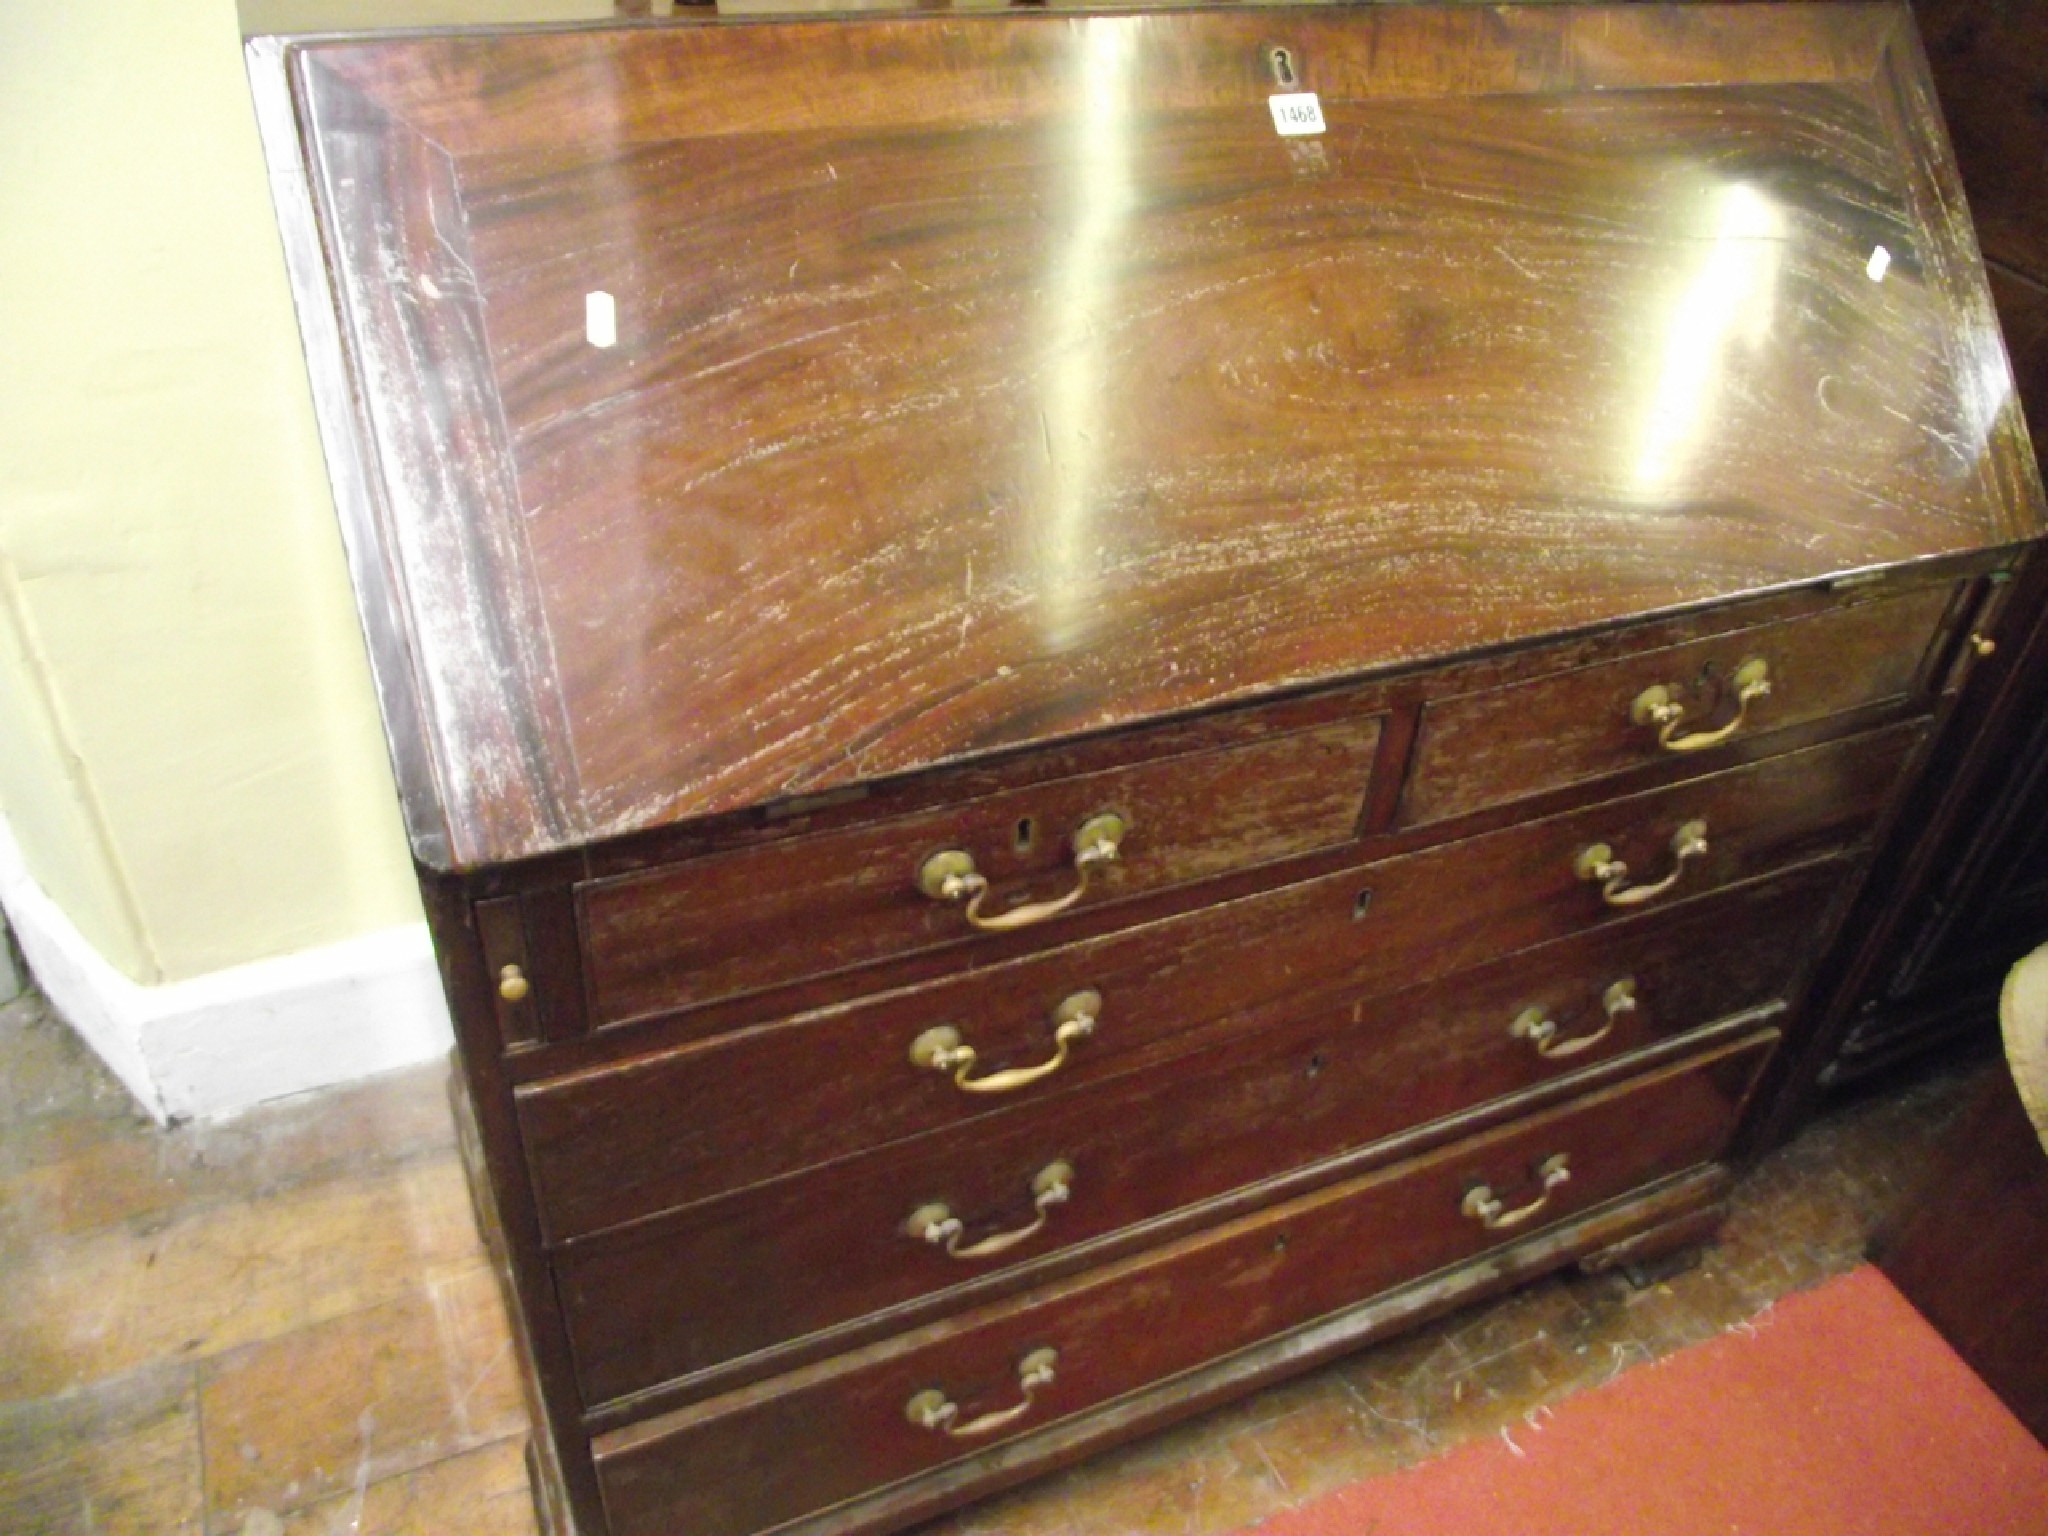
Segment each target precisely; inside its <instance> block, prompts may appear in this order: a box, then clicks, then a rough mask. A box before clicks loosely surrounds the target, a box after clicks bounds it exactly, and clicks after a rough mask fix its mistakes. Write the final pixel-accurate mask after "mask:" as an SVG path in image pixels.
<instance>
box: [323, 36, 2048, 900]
mask: <svg viewBox="0 0 2048 1536" xmlns="http://www.w3.org/2000/svg"><path fill="white" fill-rule="evenodd" d="M1903 26H1904V13H1903V11H1902V10H1901V9H1898V8H1885V7H1861V6H1855V7H1838V6H1830V5H1814V6H1802V7H1793V8H1786V9H1785V10H1779V9H1777V8H1757V7H1748V6H1743V7H1718V6H1684V7H1654V6H1645V7H1630V8H1625V9H1622V10H1616V11H1611V12H1610V11H1594V10H1581V9H1577V8H1571V7H1549V6H1545V7H1531V8H1528V9H1526V10H1521V11H1516V10H1507V11H1487V12H1485V13H1484V14H1483V15H1482V14H1481V13H1479V12H1476V11H1469V10H1455V9H1454V10H1451V11H1433V10H1427V9H1421V8H1414V9H1411V8H1405V7H1404V8H1399V9H1390V10H1382V11H1371V12H1367V13H1365V14H1363V15H1362V16H1352V15H1347V14H1344V13H1340V12H1334V11H1321V10H1311V11H1304V12H1299V13H1294V12H1260V13H1249V14H1232V13H1228V12H1225V13H1217V14H1203V15H1196V14H1181V13H1158V14H1148V15H1142V16H1130V17H1114V18H1112V17H1062V16H1043V15H1000V16H989V17H951V18H948V17H938V18H928V19H907V18H879V19H867V20H861V21H858V22H830V23H787V24H775V25H772V26H770V25H752V26H728V27H709V26H691V25H681V26H667V27H657V28H637V29H635V28H626V29H618V30H602V29H601V30H594V31H588V32H576V33H564V34H556V35H547V36H537V37H523V38H517V39H513V38H506V37H494V36H478V35H468V36H455V37H440V38H422V39H417V40H412V41H407V42H404V43H377V44H365V43H346V44H331V45H310V46H307V47H305V48H303V49H302V50H300V51H299V52H298V54H297V55H296V60H297V82H298V88H299V91H300V95H301V98H302V100H303V102H304V103H305V110H306V112H307V113H308V115H309V118H310V120H311V122H312V123H313V125H314V137H315V157H316V165H315V170H316V173H317V174H316V178H315V180H316V184H317V188H318V192H319V197H320V199H321V205H322V210H323V213H324V215H325V218H326V221H327V223H328V225H329V226H330V227H331V228H332V229H334V230H336V231H339V232H340V233H339V234H338V235H337V236H336V237H335V243H334V246H333V251H332V254H333V258H334V259H335V261H336V263H337V269H338V273H339V281H340V282H341V285H342V288H343V291H344V293H345V294H347V295H350V296H351V297H350V298H349V300H348V305H347V308H346V310H345V317H346V319H347V321H348V334H349V341H350V346H351V355H352V357H353V359H354V366H355V367H356V369H357V371H358V374H359V376H362V377H366V378H367V379H368V380H369V381H370V384H371V393H372V395H373V396H375V397H378V398H384V397H390V398H392V399H394V400H400V401H402V400H406V399H412V400H415V401H417V402H418V403H419V404H420V405H421V407H422V408H421V409H418V410H405V411H394V412H391V413H389V414H388V415H386V414H379V415H377V417H376V419H375V420H374V421H373V422H372V423H371V428H370V429H371V431H372V433H373V435H374V436H375V438H376V447H377V450H378V451H377V454H376V459H377V462H378V463H379V464H380V465H381V466H383V470H384V477H385V479H386V480H387V481H392V482H393V484H390V485H386V486H385V487H384V490H383V492H382V494H383V495H384V496H385V499H386V500H387V502H388V503H389V510H390V520H389V522H388V524H387V525H386V526H387V529H388V534H389V538H390V541H391V545H392V547H391V550H390V552H389V558H390V569H389V576H390V579H391V580H393V581H395V582H397V583H399V584H401V585H402V586H404V587H405V588H406V589H407V590H408V592H409V593H410V603H411V607H412V608H413V609H414V610H416V618H415V622H414V634H413V637H412V638H413V642H414V644H415V646H416V647H417V651H418V663H417V668H416V672H417V677H418V681H419V686H420V687H421V688H423V689H425V690H426V691H427V705H426V708H425V710H424V712H423V716H422V718H423V719H424V722H425V729H426V730H427V732H428V733H429V735H430V738H431V740H430V742H429V744H428V745H429V747H430V749H431V750H430V751H429V754H428V755H429V756H430V757H431V758H432V759H433V760H434V761H435V762H436V763H438V764H440V765H441V768H440V772H441V774H442V777H443V779H444V780H445V782H444V783H442V784H441V785H440V786H439V788H438V790H437V792H438V793H440V794H441V795H443V796H444V797H453V799H454V800H455V801H457V802H458V803H455V804H452V805H451V807H450V832H451V837H452V839H453V845H452V850H451V854H450V856H451V857H452V858H453V860H454V861H455V862H456V863H457V864H461V865H470V864H476V863H481V862H490V861H498V860H503V859H507V858H513V857H518V856H523V855H529V854H534V853H539V852H543V851H546V850H548V849H552V848H559V847H562V846H565V845H568V844H570V843H573V842H576V841H582V840H588V839H590V838H594V837H603V836H609V835H613V834H618V833H623V832H627V831H632V830H635V829H641V828H646V827H652V826H659V825H666V824H671V823H675V822H679V821H683V820H687V819H689V818H691V817H695V816H700V815H706V814H713V813H717V812H721V811H727V810H731V809H734V808H737V807H741V806H746V805H751V804H756V803H759V802H761V801H764V800H772V799H775V798H777V797H782V796H788V795H793V794H799V793H804V792H809V791H816V790H820V789H824V788H828V787H830V786H833V785H839V784H847V783H851V782H854V781H856V780H860V779H864V778H871V777H874V776H876V775H886V774H895V773H901V772H905V771H909V770H912V769H916V768H919V767H923V766H927V765H930V764H934V763H940V762H945V761H949V760H953V759H957V758H960V757H963V756H968V755H972V754H976V753H981V752H986V751H989V750H991V749H995V748H1000V747H1004V746H1009V745H1016V744H1021V743H1027V742H1033V741H1043V740H1049V739H1055V738H1059V737H1062V736H1066V735H1071V734H1073V733H1076V732H1081V731H1087V730H1094V729H1100V728H1106V727H1112V726H1116V725H1120V724H1124V723H1127V722H1130V721H1133V720H1137V719H1141V718H1146V717H1150V716H1155V715H1157V714H1160V713H1162V712H1171V711H1177V710H1185V709H1190V708H1198V707H1203V706H1207V705H1213V704H1216V703H1219V702H1221V701H1224V700H1228V699H1235V698H1245V697H1250V696H1253V695H1254V694H1255V693H1257V692H1258V691H1260V690H1263V689H1269V688H1272V687H1275V686H1284V685H1294V684H1305V683H1312V682H1316V681H1320V680H1325V679H1332V678H1340V677H1346V676H1352V675H1358V674H1362V673H1366V672H1370V671H1372V670H1374V669H1379V668H1385V667H1389V666H1392V665H1396V664H1400V663H1404V662H1413V661H1421V660H1427V659H1430V658H1434V657H1441V656H1446V655H1450V654H1454V653H1457V652H1460V651H1464V650H1469V649H1472V648H1474V647H1478V646H1486V645H1496V644H1504V643H1510V642H1513V641H1516V640H1519V639H1523V638H1526V637H1529V636H1532V635H1535V634H1539V633H1548V632H1555V631H1557V630H1560V629H1568V628H1575V627H1582V626H1592V625H1599V624H1603V623H1609V622H1613V621H1615V620H1618V619H1622V618H1627V617H1631V616H1637V615H1643V614H1648V613H1652V612H1657V611H1660V610H1667V609H1671V608H1675V607H1681V606H1684V605H1687V604H1692V603H1698V602H1703V601H1707V600H1710V599H1721V598H1726V597H1729V596H1733V595H1737V594H1740V593H1744V592H1754V591H1758V590H1763V589H1767V588H1771V587H1775V586H1781V585H1786V584H1792V583H1797V582H1802V581H1812V580H1816V579H1820V578H1824V577H1827V576H1830V575H1833V574H1837V573H1840V572H1843V571H1847V570H1853V569H1860V568H1863V567H1866V566H1870V565H1874V564H1884V563H1893V562H1903V561H1912V560H1918V559H1924V558H1928V557H1931V556H1936V555H1940V554H1945V553H1956V552H1960V551H1964V550H1968V549H1973V548H1980V547H1983V546H1985V545H1987V544H2001V543H2007V542H2012V541H2016V540H2020V539H2025V538H2028V537H2032V536H2035V535H2037V534H2038V533H2039V532H2040V531H2041V529H2042V527H2043V523H2044V519H2043V509H2042V505H2041V501H2040V494H2039V485H2038V479H2037V478H2036V477H2035V476H2034V474H2033V471H2032V468H2031V465H2030V464H2028V463H2027V462H2026V461H2025V459H2024V454H2023V452H2022V440H2021V438H2020V436H2019V429H2018V424H2017V417H2016V414H2015V413H2014V412H2013V411H2012V410H2011V409H2010V408H2009V401H2006V400H2005V398H2004V392H2005V383H2004V381H2005V380H2006V379H2007V377H2008V375H2007V373H2006V369H2005V363H2004V359H2003V355H2002V353H2001V351H2000V349H1999V348H1998V347H1997V344H1996V340H1995V337H1994V336H1993V335H1992V334H1991V333H1990V332H1989V331H1988V329H1987V326H1986V325H1985V324H1982V323H1980V321H1984V320H1987V319H1988V316H1989V313H1990V311H1989V307H1988V300H1986V299H1985V298H1984V296H1983V284H1982V278H1981V274H1979V273H1978V271H1977V269H1976V267H1975V264H1974V257H1973V255H1972V253H1971V252H1970V250H1969V247H1968V243H1967V241H1968V236H1967V226H1966V224H1964V223H1963V222H1962V220H1963V218H1964V215H1963V213H1962V210H1961V206H1960V202H1959V200H1956V201H1954V202H1953V203H1952V202H1951V201H1950V200H1949V199H1948V198H1947V196H1946V194H1945V191H1944V188H1945V185H1946V184H1945V183H1944V182H1943V180H1942V178H1941V176H1939V175H1937V174H1935V173H1934V170H1933V169H1931V168H1930V167H1931V163H1932V161H1933V160H1934V159H1937V158H1938V156H1939V154H1940V145H1939V142H1938V140H1930V139H1927V138H1926V137H1925V136H1924V135H1922V136H1917V137H1916V136H1915V133H1914V132H1910V131H1909V126H1910V123H1911V122H1912V121H1916V120H1917V119H1915V118H1913V116H1912V114H1911V113H1910V112H1905V111H1902V109H1901V107H1900V105H1899V103H1900V102H1901V101H1904V100H1908V99H1909V98H1910V97H1911V94H1912V91H1911V88H1910V80H1909V79H1908V78H1907V77H1909V76H1912V75H1913V73H1914V72H1915V71H1917V69H1918V67H1919V66H1918V61H1917V56H1916V55H1915V53H1914V52H1913V50H1912V49H1911V48H1910V47H1909V46H1907V45H1906V44H1902V43H1901V42H1900V41H1899V39H1900V37H1901V36H1902V35H1909V29H1907V31H1906V33H1902V31H1901V29H1902V27H1903ZM1274 42H1285V43H1287V44H1288V45H1289V46H1290V47H1291V48H1292V49H1293V50H1294V53H1295V55H1296V56H1297V57H1298V58H1299V59H1300V60H1301V61H1302V70H1303V78H1304V80H1305V81H1306V83H1307V84H1308V85H1309V86H1310V87H1311V88H1313V89H1315V90H1317V91H1318V92H1319V93H1320V94H1321V97H1322V100H1323V103H1324V109H1325V115H1326V117H1328V118H1329V119H1330V122H1331V128H1330V131H1329V132H1328V133H1327V134H1326V135H1324V136H1323V137H1321V138H1319V139H1316V140H1314V141H1310V142H1292V141H1282V140H1280V139H1278V138H1276V137H1275V136H1274V135H1273V133H1272V131H1271V124H1270V122H1269V121H1268V120H1267V119H1266V113H1265V102H1264V97H1265V96H1266V94H1268V92H1269V90H1270V89H1271V83H1270V79H1269V77H1268V76H1267V74H1266V72H1265V62H1264V53H1263V49H1264V48H1265V47H1266V46H1267V45H1269V44H1271V43H1274ZM1676 84H1684V85H1686V86H1687V87H1688V88H1686V89H1682V90H1680V89H1669V88H1668V87H1670V86H1673V85H1676ZM1647 87H1659V88H1657V89H1649V88H1647ZM1902 93H1903V94H1902ZM372 107H374V112H373V111H371V110H370V109H371V108H372ZM379 123H382V124H384V125H386V126H383V127H379V126H378V124H379ZM330 129H331V130H332V135H331V136H332V137H333V139H334V147H333V148H332V149H328V148H323V147H321V146H322V145H325V144H326V143H327V142H328V139H329V137H330V133H329V130H330ZM380 135H381V137H380ZM429 146H430V147H431V148H430V149H429V148H427V147H429ZM401 151H403V152H401ZM344 161H345V162H346V163H344ZM451 187H453V188H459V199H457V200H456V201H451V200H450V197H449V194H448V189H449V188H451ZM406 231H416V232H427V233H431V232H438V233H439V234H440V235H442V236H444V237H445V244H443V243H442V242H439V241H435V240H431V239H429V240H425V241H422V240H420V239H418V238H413V237H411V236H406V235H405V232H406ZM1880 244H1881V245H1883V246H1884V247H1885V248H1886V250H1887V251H1888V253H1889V254H1890V257H1891V261H1892V265H1891V268H1890V273H1889V275H1888V276H1887V277H1886V278H1885V280H1884V281H1883V282H1873V281H1872V280H1871V279H1870V278H1869V277H1868V276H1866V274H1865V264H1866V261H1867V259H1868V258H1869V256H1870V254H1871V251H1872V249H1873V247H1874V246H1876V245H1880ZM450 250H452V251H455V252H458V253H461V255H462V257H463V260H462V262H461V263H460V269H459V270H457V269H455V268H451V266H450V258H449V257H448V256H447V255H446V254H445V252H446V251H450ZM600 289H601V290H603V291H605V292H608V293H611V294H613V295H614V296H615V297H616V298H617V299H618V301H619V304H620V314H621V317H622V318H621V321H620V335H619V340H618V344H617V345H616V346H613V347H608V348H597V347H593V346H591V345H589V344H588V343H587V342H586V341H585V339H584V336H583V331H582V323H581V320H582V314H583V303H584V296H585V295H586V294H587V293H589V292H591V291H593V290H600ZM373 290H374V293H373ZM373 297H374V299H375V302H372V298H373ZM450 306H453V309H452V310H451V308H450ZM407 380H412V381H414V382H411V383H408V382H406V381H407ZM1532 381H1541V382H1540V384H1535V383H1533V382H1532ZM1282 442H1284V443H1286V444H1288V451H1286V452H1284V453H1276V452H1274V451H1272V449H1273V445H1274V444H1276V443H1282ZM456 464H461V465H464V466H466V467H467V470H468V471H469V472H470V473H471V474H472V475H473V477H474V478H473V480H472V481H471V482H469V483H467V484H465V486H464V487H463V488H462V489H461V492H460V494H459V495H457V494H456V493H455V492H454V491H453V490H450V491H449V493H448V494H449V496H450V497H453V501H452V502H447V501H446V499H445V498H444V504H441V505H436V504H434V503H433V502H432V501H431V499H430V498H426V497H424V496H423V494H422V488H423V487H428V486H431V485H434V484H442V483H445V482H446V481H447V479H448V476H449V474H450V473H451V466H453V465H456ZM437 477H438V478H437ZM448 505H463V506H464V507H465V508H466V510H465V513H464V516H463V517H462V518H461V519H460V521H461V523H462V525H463V526H468V527H470V528H472V530H473V531H472V533H471V535H470V538H469V542H468V543H467V544H465V545H464V546H463V547H462V548H461V549H459V550H454V549H448V548H444V547H443V546H442V545H436V544H434V543H433V542H432V540H431V539H428V538H427V533H428V531H430V530H431V529H432V528H433V527H438V526H443V525H445V524H446V522H447V518H448V515H449V514H448V510H447V508H448ZM423 540H424V542H422V541H423ZM458 573H461V574H458ZM451 580H455V581H456V584H457V587H458V588H461V589H462V590H468V589H469V588H475V589H478V590H481V589H482V588H483V587H485V586H492V587H493V588H494V589H495V590H500V591H502V592H503V593H504V594H505V596H506V601H507V603H508V604H510V605H511V607H510V609H509V610H508V611H517V612H524V613H527V614H529V615H530V616H532V617H533V618H534V619H536V620H537V622H535V623H533V624H531V625H528V624H526V623H523V622H522V623H520V624H518V625H515V626H513V627H512V629H511V630H509V631H507V632H505V633H503V634H497V635H495V636H494V634H493V632H492V631H491V630H490V629H489V627H488V626H477V627H476V628H475V631H474V632H473V633H472V632H470V631H467V630H465V631H464V632H463V634H462V635H461V636H459V637H458V636H455V635H454V634H453V633H452V631H453V630H454V629H457V628H460V623H458V622H457V621H456V619H453V618H450V617H449V616H450V615H456V616H459V615H460V614H461V613H463V612H465V611H467V610H465V609H464V606H463V601H466V600H462V601H458V600H454V599H451V600H449V601H447V602H445V603H444V602H441V601H439V600H438V599H437V597H436V594H438V593H440V592H442V591H444V590H447V589H448V584H449V582H450V581H451ZM464 583H467V586H466V587H465V586H464ZM456 597H457V598H460V592H459V591H458V592H457V594H456ZM461 622H467V621H466V620H465V621H461ZM528 637H533V648H532V649H530V650H529V649H527V648H525V647H526V642H527V638H528ZM508 679H510V680H515V681H516V683H517V686H512V687H506V686H504V685H505V683H506V682H507V680H508ZM479 765H480V766H481V767H482V768H484V769H487V770H488V772H483V773H481V774H479V773H477V772H474V771H471V770H472V769H473V768H475V767H477V766H479ZM432 854H433V851H432V850H422V856H423V857H427V856H432Z"/></svg>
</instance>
